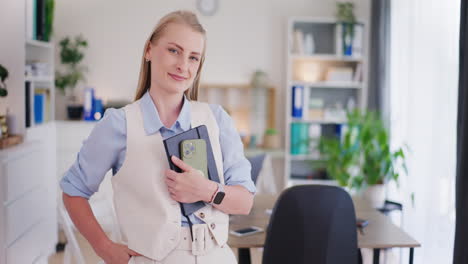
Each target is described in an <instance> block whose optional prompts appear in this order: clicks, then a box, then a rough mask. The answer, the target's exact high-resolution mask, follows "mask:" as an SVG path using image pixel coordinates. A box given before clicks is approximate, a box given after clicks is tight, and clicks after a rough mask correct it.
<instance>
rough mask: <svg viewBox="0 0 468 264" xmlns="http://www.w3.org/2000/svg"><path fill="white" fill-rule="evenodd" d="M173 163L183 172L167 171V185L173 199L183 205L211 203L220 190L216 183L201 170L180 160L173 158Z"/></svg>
mask: <svg viewBox="0 0 468 264" xmlns="http://www.w3.org/2000/svg"><path fill="white" fill-rule="evenodd" d="M171 159H172V162H173V163H174V164H175V165H176V166H177V167H179V168H180V169H181V170H182V171H183V172H182V173H177V172H175V171H173V170H170V169H169V170H166V172H165V175H166V184H167V188H168V190H169V194H170V195H171V198H172V199H174V200H176V201H178V202H181V203H194V202H198V201H204V202H209V201H210V199H211V196H213V194H214V193H215V192H216V190H217V189H218V185H217V184H216V183H215V182H214V181H210V180H209V179H207V178H206V177H205V176H204V175H203V173H202V172H201V171H199V170H196V169H194V168H192V167H191V166H190V165H187V164H186V163H185V162H183V161H182V160H180V159H179V158H177V157H175V156H172V157H171Z"/></svg>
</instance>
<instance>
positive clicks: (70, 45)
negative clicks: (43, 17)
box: [55, 35, 88, 119]
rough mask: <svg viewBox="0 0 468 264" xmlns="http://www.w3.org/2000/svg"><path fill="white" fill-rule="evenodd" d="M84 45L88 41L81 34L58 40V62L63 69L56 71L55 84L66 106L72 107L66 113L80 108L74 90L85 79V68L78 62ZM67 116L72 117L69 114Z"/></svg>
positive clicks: (86, 44) (81, 56) (80, 59)
mask: <svg viewBox="0 0 468 264" xmlns="http://www.w3.org/2000/svg"><path fill="white" fill-rule="evenodd" d="M86 47H88V42H87V41H86V40H85V39H84V38H83V36H81V35H78V36H76V37H75V38H74V39H73V40H71V38H70V37H65V38H64V39H62V40H61V41H60V62H61V63H62V64H63V67H64V71H63V72H62V71H57V72H56V78H55V86H56V87H57V88H59V90H60V91H61V92H62V93H63V94H65V96H66V97H67V101H68V102H67V108H68V107H71V108H73V109H71V110H68V109H67V113H71V112H73V113H75V112H76V111H77V110H79V109H80V108H79V106H80V104H79V103H77V97H76V95H75V94H74V90H75V87H76V86H77V84H78V83H80V82H81V81H84V80H86V77H85V73H86V71H87V68H86V66H83V65H81V64H80V63H81V61H82V60H83V58H84V49H85V48H86ZM68 118H70V119H72V117H71V116H69V117H68Z"/></svg>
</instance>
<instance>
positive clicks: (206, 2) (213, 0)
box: [197, 0, 219, 16]
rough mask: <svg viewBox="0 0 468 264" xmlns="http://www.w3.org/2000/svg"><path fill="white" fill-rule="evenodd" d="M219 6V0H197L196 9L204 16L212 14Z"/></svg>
mask: <svg viewBox="0 0 468 264" xmlns="http://www.w3.org/2000/svg"><path fill="white" fill-rule="evenodd" d="M218 8H219V0H197V9H198V11H199V12H200V13H201V14H202V15H204V16H213V15H214V14H216V12H217V11H218Z"/></svg>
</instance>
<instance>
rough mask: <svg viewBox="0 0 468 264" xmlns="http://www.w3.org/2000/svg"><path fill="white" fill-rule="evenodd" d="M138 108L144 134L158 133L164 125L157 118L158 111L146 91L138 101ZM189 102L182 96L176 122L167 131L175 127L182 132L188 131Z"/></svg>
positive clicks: (189, 119)
mask: <svg viewBox="0 0 468 264" xmlns="http://www.w3.org/2000/svg"><path fill="white" fill-rule="evenodd" d="M140 108H141V112H142V114H143V126H144V128H145V132H146V134H148V135H150V134H154V133H156V132H158V131H159V130H160V129H161V128H162V127H164V124H163V123H162V122H161V119H160V117H159V113H158V109H157V108H156V105H155V104H154V102H153V100H152V99H151V95H150V94H149V91H147V92H146V93H145V94H144V95H143V97H141V100H140ZM190 112H191V111H190V101H189V100H188V99H187V97H186V96H185V94H184V102H183V105H182V109H181V111H180V113H179V116H178V117H177V120H176V122H175V123H174V125H173V126H172V127H169V128H168V129H171V130H174V129H175V128H176V127H177V126H179V127H180V128H182V130H183V131H185V130H188V129H190V123H191V122H190V121H191V118H190Z"/></svg>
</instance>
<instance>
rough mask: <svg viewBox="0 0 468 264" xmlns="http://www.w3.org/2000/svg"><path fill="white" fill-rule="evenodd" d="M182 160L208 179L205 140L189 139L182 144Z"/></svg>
mask: <svg viewBox="0 0 468 264" xmlns="http://www.w3.org/2000/svg"><path fill="white" fill-rule="evenodd" d="M180 153H181V156H182V160H183V161H184V162H185V163H187V164H188V165H190V166H191V167H192V168H194V169H197V170H200V171H201V172H203V176H205V177H206V178H208V165H207V164H208V161H207V155H206V142H205V140H204V139H187V140H183V141H181V142H180Z"/></svg>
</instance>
